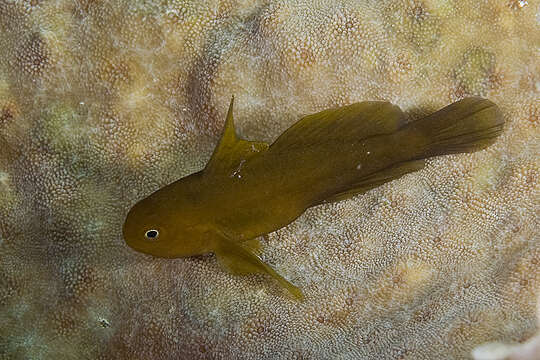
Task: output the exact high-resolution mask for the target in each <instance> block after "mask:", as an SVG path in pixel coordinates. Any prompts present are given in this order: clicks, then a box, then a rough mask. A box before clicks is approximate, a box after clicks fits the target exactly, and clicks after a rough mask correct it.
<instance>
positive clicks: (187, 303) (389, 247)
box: [0, 0, 540, 359]
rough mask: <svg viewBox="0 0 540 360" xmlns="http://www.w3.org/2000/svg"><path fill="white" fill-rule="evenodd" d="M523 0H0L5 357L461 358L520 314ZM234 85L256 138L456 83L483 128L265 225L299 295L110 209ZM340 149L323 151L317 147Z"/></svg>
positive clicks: (190, 149)
mask: <svg viewBox="0 0 540 360" xmlns="http://www.w3.org/2000/svg"><path fill="white" fill-rule="evenodd" d="M539 7H540V3H539V2H538V0H530V1H493V0H490V1H484V2H476V1H443V0H424V1H419V0H411V1H404V2H401V1H388V0H386V1H372V0H368V1H362V2H358V1H348V0H344V1H337V2H335V1H322V0H318V1H300V0H298V1H245V0H238V1H233V0H207V1H181V0H167V1H162V2H159V3H158V2H155V3H154V2H144V1H120V0H116V1H108V2H101V1H91V0H81V1H76V2H73V1H62V0H59V1H2V2H0V30H1V31H0V48H1V49H2V51H1V52H0V111H1V113H0V149H1V151H0V258H1V261H0V314H1V315H0V319H1V320H2V321H1V323H2V326H1V327H0V339H1V340H0V354H1V355H2V356H3V357H5V358H55V359H61V358H66V359H68V358H81V357H88V358H101V359H112V358H119V359H120V358H122V359H133V358H141V359H146V358H152V359H167V358H189V359H191V358H212V359H213V358H244V359H262V358H268V359H277V358H282V359H290V358H297V359H300V358H309V359H312V358H319V359H327V358H389V359H390V358H402V359H404V358H409V359H435V358H463V357H467V356H470V354H471V350H472V349H473V348H474V347H475V346H477V345H479V344H481V343H484V342H489V341H501V342H524V341H526V340H527V339H528V338H530V337H531V336H532V335H533V334H534V333H535V331H536V329H535V326H536V325H535V299H536V298H537V297H538V295H539V288H540V274H539V270H538V269H539V263H540V247H539V241H538V229H539V225H540V224H539V218H538V214H539V208H538V188H539V186H538V176H539V163H538V152H539V151H538V150H539V147H538V136H539V131H538V125H539V114H540V106H539V103H538V98H539V92H540V75H539V74H540V61H539V60H538V59H539V58H540V57H539V56H538V51H539V50H538V49H539V48H540V42H539V39H540V36H539V29H538V26H539V19H540V14H539V12H540V9H539ZM231 94H235V95H236V97H237V108H236V119H237V127H238V131H239V132H240V133H241V135H242V136H244V137H247V138H249V139H260V140H266V141H271V140H272V139H274V138H275V137H276V136H278V135H279V134H280V133H281V132H282V131H283V130H284V129H286V128H287V127H288V126H290V125H291V124H292V123H293V122H295V121H296V120H297V119H298V118H299V117H300V116H302V115H303V114H308V113H313V112H315V111H318V110H321V109H324V108H328V107H332V106H337V105H345V104H349V103H352V102H355V101H361V100H368V99H370V100H383V99H384V100H389V101H392V102H393V103H395V104H398V105H399V106H401V107H402V108H403V109H404V110H406V111H407V112H408V113H409V114H410V116H411V118H415V117H418V116H421V115H422V114H425V113H428V112H431V111H433V110H436V109H437V108H440V107H442V106H444V105H447V104H449V103H451V102H453V101H455V100H457V99H459V98H461V97H463V96H466V95H469V94H476V95H481V96H484V97H488V98H490V99H491V100H493V101H494V102H496V103H497V104H499V106H500V107H501V109H502V111H503V113H504V116H505V119H506V121H507V127H506V129H505V132H504V134H503V135H502V136H501V138H500V140H499V141H498V142H497V143H496V144H495V145H494V146H492V147H490V148H489V149H487V150H485V151H482V152H479V153H475V154H464V155H455V156H446V157H441V158H437V159H433V160H431V161H430V162H429V164H428V166H427V167H426V169H424V170H422V171H420V172H417V173H413V174H410V175H407V176H405V177H403V178H402V179H399V180H397V181H394V182H392V183H388V184H385V185H383V186H381V187H380V188H377V189H374V190H372V191H370V192H369V193H367V194H365V195H363V196H358V197H355V198H353V199H351V200H347V201H343V202H340V203H336V204H332V205H325V206H319V207H315V208H312V209H310V210H309V211H307V212H306V213H305V214H304V215H303V216H301V217H300V218H299V219H298V220H297V221H296V222H294V223H293V224H291V225H290V226H288V227H286V228H284V229H281V230H279V231H277V232H275V233H273V234H270V235H269V240H268V241H263V251H262V255H261V256H262V257H264V259H265V261H267V262H268V263H270V264H272V265H273V266H274V267H275V268H276V269H277V270H278V271H279V272H280V273H281V274H284V275H285V276H286V277H287V278H289V279H290V280H291V281H292V282H293V283H295V284H296V285H298V286H300V287H301V288H302V289H303V291H304V293H305V294H306V298H307V299H306V301H305V302H304V303H297V302H294V301H292V300H291V299H290V298H289V297H287V294H286V293H283V292H282V291H281V289H280V288H279V287H277V286H276V285H275V284H274V283H272V282H271V281H269V279H268V278H266V277H263V276H245V277H234V276H231V275H229V274H227V273H225V272H224V271H222V270H221V269H220V268H219V266H218V265H217V263H216V262H215V259H214V257H213V256H203V257H197V258H187V259H175V260H165V259H154V258H151V257H148V256H145V255H142V254H138V253H134V252H133V251H131V250H130V249H129V248H128V247H126V245H125V244H124V242H123V239H122V237H121V225H122V222H123V219H124V215H125V213H126V212H127V210H128V208H129V207H130V206H131V205H132V204H133V203H134V202H136V201H137V200H139V199H140V198H142V197H145V196H146V195H148V194H149V193H151V192H152V191H153V190H155V189H158V188H159V187H161V186H163V185H165V184H167V183H169V182H171V181H173V180H176V179H178V178H180V177H182V176H184V175H187V174H189V173H191V172H193V171H196V170H198V169H200V168H202V167H203V166H204V164H205V162H206V160H207V159H208V157H209V156H210V154H211V152H212V149H213V146H214V145H215V143H216V141H217V138H218V135H219V132H220V130H221V127H222V125H223V121H224V114H225V111H226V108H227V104H228V101H229V99H230V96H231ZM335 156H339V154H335Z"/></svg>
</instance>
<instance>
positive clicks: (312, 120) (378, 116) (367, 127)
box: [271, 101, 405, 151]
mask: <svg viewBox="0 0 540 360" xmlns="http://www.w3.org/2000/svg"><path fill="white" fill-rule="evenodd" d="M404 123H405V114H404V113H403V112H402V111H401V109H400V108H399V107H398V106H396V105H392V104H391V103H389V102H383V101H364V102H359V103H355V104H351V105H348V106H342V107H339V108H334V109H328V110H324V111H321V112H318V113H316V114H311V115H307V116H304V117H303V118H301V119H300V120H299V121H298V122H297V123H296V124H294V125H292V126H291V127H290V128H288V129H287V130H285V132H283V134H281V135H280V136H279V137H278V138H277V140H276V141H275V142H274V143H273V144H272V148H271V150H273V151H280V150H285V151H290V149H291V148H305V147H307V146H313V145H315V146H316V145H318V144H320V143H321V142H330V141H334V142H339V143H350V142H351V141H358V140H359V139H363V138H367V137H370V136H375V135H383V134H391V133H393V132H395V131H396V130H398V129H399V128H400V127H401V126H403V125H404Z"/></svg>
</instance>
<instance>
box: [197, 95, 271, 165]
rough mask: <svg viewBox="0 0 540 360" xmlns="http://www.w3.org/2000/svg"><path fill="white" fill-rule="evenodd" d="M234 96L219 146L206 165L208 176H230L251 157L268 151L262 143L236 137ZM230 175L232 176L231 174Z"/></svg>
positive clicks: (265, 144) (266, 145)
mask: <svg viewBox="0 0 540 360" xmlns="http://www.w3.org/2000/svg"><path fill="white" fill-rule="evenodd" d="M233 105H234V96H233V97H232V98H231V104H230V105H229V111H228V112H227V118H226V120H225V127H224V129H223V134H222V135H221V139H220V140H219V143H218V145H217V146H216V148H215V149H214V153H213V154H212V157H211V158H210V160H209V161H208V164H206V167H205V168H204V172H205V173H206V174H213V175H218V174H220V173H223V174H224V175H227V174H229V173H230V172H231V171H235V170H236V169H238V167H239V166H242V164H243V163H244V162H245V161H247V160H248V159H249V158H250V157H252V156H254V155H257V154H258V153H260V152H263V151H266V149H268V144H267V143H265V142H260V141H247V140H244V139H241V138H239V137H238V136H237V135H236V130H235V128H234V119H233ZM229 175H230V174H229Z"/></svg>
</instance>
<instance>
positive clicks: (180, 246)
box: [123, 188, 210, 258]
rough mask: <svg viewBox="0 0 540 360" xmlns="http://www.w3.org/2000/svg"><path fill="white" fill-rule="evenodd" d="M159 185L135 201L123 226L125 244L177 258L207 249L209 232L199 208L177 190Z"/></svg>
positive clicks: (152, 253) (154, 253)
mask: <svg viewBox="0 0 540 360" xmlns="http://www.w3.org/2000/svg"><path fill="white" fill-rule="evenodd" d="M167 190H168V189H167V188H165V189H161V190H159V191H157V192H156V193H154V194H152V195H150V196H149V197H147V198H145V199H143V200H141V201H139V202H138V203H136V204H135V205H134V206H133V207H132V208H131V209H130V210H129V212H128V214H127V216H126V220H125V222H124V226H123V235H124V240H125V241H126V244H127V245H128V246H129V247H131V248H132V249H134V250H136V251H138V252H142V253H145V254H149V255H153V256H156V257H163V258H177V257H187V256H194V255H200V254H204V253H207V252H210V249H209V248H208V244H209V241H210V239H209V232H208V231H207V230H206V229H207V226H206V225H205V223H204V222H203V221H202V220H201V215H200V211H199V210H198V208H197V207H196V206H194V205H192V204H191V203H190V202H189V201H186V200H185V201H179V200H178V199H179V196H181V194H180V195H179V194H178V192H176V193H175V194H169V193H168V191H167Z"/></svg>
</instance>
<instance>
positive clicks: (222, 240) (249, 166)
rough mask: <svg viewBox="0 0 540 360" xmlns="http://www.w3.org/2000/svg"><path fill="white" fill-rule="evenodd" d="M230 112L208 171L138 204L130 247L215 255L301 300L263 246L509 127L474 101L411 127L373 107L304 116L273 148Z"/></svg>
mask: <svg viewBox="0 0 540 360" xmlns="http://www.w3.org/2000/svg"><path fill="white" fill-rule="evenodd" d="M233 102H234V98H233V100H231V104H230V107H229V111H228V113H227V119H226V124H225V129H224V131H223V135H222V137H221V140H220V142H219V144H218V145H217V146H216V149H215V150H214V153H213V155H212V157H211V159H210V160H209V162H208V164H207V165H206V167H205V168H204V169H203V170H201V171H199V172H197V173H194V174H191V175H189V176H187V177H184V178H182V179H180V180H178V181H175V182H173V183H172V184H169V185H167V186H165V187H164V188H162V189H160V190H158V191H156V192H155V193H153V194H151V195H150V196H148V197H147V198H145V199H143V200H141V201H140V202H138V203H137V204H135V205H134V206H133V208H132V209H131V210H130V211H129V213H128V215H127V218H126V221H125V223H124V228H123V231H124V238H125V240H126V242H127V244H128V245H129V246H131V247H132V248H133V249H135V250H137V251H140V252H143V253H147V254H151V255H154V256H158V257H169V258H175V257H186V256H193V255H199V254H203V253H208V252H214V253H215V254H216V256H217V258H218V260H219V261H220V263H221V264H222V265H223V266H224V267H225V268H226V269H227V270H229V271H230V272H232V273H234V274H246V273H267V274H269V275H271V276H272V277H274V278H275V279H276V280H278V282H279V283H280V284H281V285H282V286H283V287H284V288H286V289H287V290H289V291H290V292H291V293H292V294H293V295H294V296H295V297H296V298H299V299H301V298H302V297H303V295H302V292H301V291H300V289H298V288H297V287H296V286H294V285H292V284H291V283H290V282H289V281H287V280H286V279H284V278H283V277H282V276H281V275H279V274H278V273H276V272H275V271H274V270H273V269H272V268H271V267H270V266H268V265H267V264H265V263H264V262H262V261H261V260H260V258H259V257H258V256H257V254H256V252H257V248H258V243H257V237H259V236H261V235H265V234H268V233H270V232H272V231H275V230H277V229H279V228H281V227H283V226H286V225H287V224H289V223H291V222H293V221H294V220H295V219H296V218H297V217H298V216H300V215H301V214H302V213H303V212H304V211H305V210H306V209H307V208H309V207H311V206H315V205H319V204H322V203H328V202H334V201H339V200H343V199H347V198H350V197H351V196H354V195H357V194H361V193H364V192H366V191H368V190H370V189H372V188H374V187H377V186H379V185H381V184H383V183H385V182H388V181H391V180H393V179H396V178H399V177H401V176H402V175H404V174H407V173H409V172H412V171H416V170H419V169H421V168H423V167H424V159H426V158H428V157H432V156H438V155H444V154H451V153H462V152H472V151H476V150H480V149H483V148H485V147H486V146H488V145H490V144H491V143H493V142H494V141H495V138H496V137H497V136H498V135H499V134H500V133H501V131H502V127H503V123H504V121H503V119H502V116H501V113H500V111H499V110H498V108H497V106H496V105H495V104H493V103H492V102H490V101H489V100H486V99H481V98H476V97H474V98H467V99H463V100H461V101H458V102H456V103H454V104H451V105H449V106H447V107H445V108H443V109H442V110H440V111H438V112H436V113H434V114H432V115H430V116H427V117H425V118H422V119H420V120H417V121H414V122H411V123H406V117H405V115H404V113H403V112H402V111H401V110H400V109H399V107H397V106H395V105H392V104H390V103H388V102H377V101H368V102H361V103H356V104H352V105H349V106H344V107H341V108H336V109H329V110H325V111H322V112H320V113H317V114H313V115H309V116H306V117H304V118H302V119H301V120H300V121H298V122H297V123H296V124H294V125H293V126H291V127H290V128H289V129H287V130H286V131H285V132H284V133H283V134H282V135H281V136H279V137H278V139H277V140H276V141H275V142H274V143H272V144H271V145H268V144H266V143H264V142H257V141H247V140H244V139H241V138H239V137H238V136H237V134H236V131H235V129H234V122H233ZM150 231H154V232H155V233H154V232H150ZM149 235H155V236H149Z"/></svg>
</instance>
